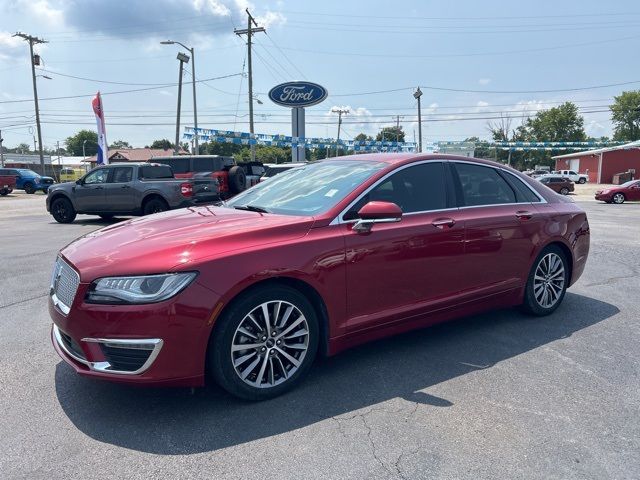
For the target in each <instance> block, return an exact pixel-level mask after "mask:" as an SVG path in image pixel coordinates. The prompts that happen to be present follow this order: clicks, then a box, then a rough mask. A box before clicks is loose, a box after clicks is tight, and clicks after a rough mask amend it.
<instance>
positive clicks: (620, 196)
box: [611, 193, 626, 205]
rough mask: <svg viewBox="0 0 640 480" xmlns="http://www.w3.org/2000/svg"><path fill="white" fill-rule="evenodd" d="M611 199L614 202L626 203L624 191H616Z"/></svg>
mask: <svg viewBox="0 0 640 480" xmlns="http://www.w3.org/2000/svg"><path fill="white" fill-rule="evenodd" d="M611 200H613V203H616V204H618V205H620V204H621V203H624V201H625V200H626V198H625V197H624V193H616V194H615V195H614V196H613V197H611Z"/></svg>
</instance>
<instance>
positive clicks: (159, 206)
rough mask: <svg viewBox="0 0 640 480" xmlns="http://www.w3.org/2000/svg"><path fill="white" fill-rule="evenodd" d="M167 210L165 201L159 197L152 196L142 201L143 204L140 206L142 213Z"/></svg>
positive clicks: (147, 213)
mask: <svg viewBox="0 0 640 480" xmlns="http://www.w3.org/2000/svg"><path fill="white" fill-rule="evenodd" d="M167 210H169V206H168V205H167V202H165V201H164V200H162V199H161V198H157V197H154V198H150V199H149V200H147V201H146V202H144V205H143V207H142V214H143V215H152V214H154V213H160V212H166V211H167Z"/></svg>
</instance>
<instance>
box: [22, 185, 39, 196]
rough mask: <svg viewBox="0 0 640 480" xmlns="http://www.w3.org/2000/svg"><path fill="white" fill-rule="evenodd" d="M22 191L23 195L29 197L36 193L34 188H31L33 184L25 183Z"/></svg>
mask: <svg viewBox="0 0 640 480" xmlns="http://www.w3.org/2000/svg"><path fill="white" fill-rule="evenodd" d="M23 189H24V191H25V193H28V194H29V195H31V194H32V193H36V188H35V187H34V186H33V183H30V182H27V183H25V184H24V185H23Z"/></svg>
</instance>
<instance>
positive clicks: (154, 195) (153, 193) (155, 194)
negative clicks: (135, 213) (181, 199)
mask: <svg viewBox="0 0 640 480" xmlns="http://www.w3.org/2000/svg"><path fill="white" fill-rule="evenodd" d="M154 198H157V199H158V200H162V201H163V202H164V203H165V204H166V205H167V206H169V202H168V201H167V199H166V198H164V196H163V195H162V194H161V193H160V192H156V191H151V192H148V193H146V194H145V195H144V197H142V201H141V202H140V209H141V210H144V206H145V204H146V203H147V202H149V201H150V200H153V199H154Z"/></svg>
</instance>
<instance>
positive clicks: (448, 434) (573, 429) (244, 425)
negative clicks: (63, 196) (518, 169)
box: [0, 192, 640, 479]
mask: <svg viewBox="0 0 640 480" xmlns="http://www.w3.org/2000/svg"><path fill="white" fill-rule="evenodd" d="M575 198H576V201H577V202H578V203H579V204H580V205H581V206H582V207H583V208H584V209H585V210H586V211H587V213H588V215H589V220H590V223H591V241H592V243H591V254H590V258H589V262H588V265H587V268H586V271H585V273H584V275H583V276H582V278H581V279H580V281H579V282H578V283H577V284H576V285H575V286H573V287H572V288H571V289H570V290H569V293H568V294H567V296H566V298H565V301H564V303H563V305H562V306H561V307H560V308H559V310H558V311H557V312H556V313H555V314H553V315H552V316H550V317H546V318H543V319H538V318H531V317H527V316H524V315H522V314H520V313H519V312H518V311H516V310H504V311H499V312H493V313H488V314H484V315H480V316H475V317H471V318H467V319H464V320H460V321H456V322H452V323H449V324H446V325H441V326H438V327H434V328H431V329H426V330H422V331H418V332H414V333H411V334H408V335H402V336H399V337H395V338H390V339H386V340H384V341H379V342H375V343H372V344H368V345H365V346H362V347H359V348H356V349H353V350H351V351H348V352H345V353H343V354H341V355H338V356H336V357H334V358H331V359H328V360H324V361H321V362H318V363H317V364H316V366H315V368H314V369H313V371H312V373H311V375H310V376H309V378H308V379H307V380H306V381H305V382H304V383H303V384H302V385H301V387H300V388H298V389H296V390H295V391H293V392H291V393H289V394H287V395H285V396H283V397H280V398H277V399H274V400H271V401H268V402H263V403H246V402H242V401H239V400H236V399H234V398H232V397H230V396H228V395H226V394H225V393H223V392H222V391H220V390H219V389H218V388H216V387H213V386H212V387H207V388H204V389H198V390H196V391H194V392H192V391H191V390H189V389H146V388H136V387H125V386H119V385H113V384H107V383H101V382H97V381H91V380H87V379H83V378H80V377H78V376H77V375H76V374H75V373H74V372H73V371H72V369H71V368H70V367H68V366H67V365H66V364H65V363H63V362H62V361H61V360H60V358H59V357H58V356H57V354H56V353H55V352H54V350H53V348H52V347H51V344H50V339H49V331H50V325H51V322H50V319H49V316H48V313H47V308H46V302H47V290H48V283H49V276H50V270H51V266H52V263H53V261H54V259H55V255H56V252H57V251H58V250H59V249H60V248H61V247H63V246H64V245H66V244H67V243H69V242H70V241H71V240H73V239H74V238H76V237H78V236H80V235H82V234H84V233H87V232H89V231H91V230H94V229H96V228H100V227H101V226H104V225H106V224H108V222H104V221H101V220H99V219H97V217H88V216H82V215H81V216H79V217H78V220H76V222H75V223H73V224H71V225H59V224H57V223H55V221H53V219H52V218H51V217H50V216H49V215H48V214H47V213H46V211H45V209H44V196H43V195H41V194H37V195H31V196H27V195H24V194H21V193H17V194H13V195H10V196H9V197H6V198H0V231H1V232H2V248H1V250H0V272H1V274H0V319H1V320H0V325H1V328H0V411H1V412H2V415H1V416H0V452H1V454H0V477H1V478H7V479H14V478H28V479H37V478H47V479H49V478H78V479H88V478H203V479H205V478H206V479H211V478H225V479H226V478H238V479H247V478H282V479H289V478H291V479H293V478H298V479H299V478H305V479H306V478H318V479H343V478H345V479H346V478H352V479H363V478H408V479H419V478H447V479H449V478H470V479H471V478H473V479H477V478H546V479H552V478H557V479H568V478H576V479H578V478H579V479H584V478H593V479H604V478H612V479H613V478H615V479H624V478H629V479H631V478H639V477H640V455H639V452H640V416H639V415H638V412H639V411H640V355H639V353H640V322H639V321H638V319H639V318H640V306H639V305H640V302H638V299H639V298H640V280H639V274H640V255H639V254H638V252H639V251H640V204H624V205H605V204H601V203H596V202H595V201H593V200H591V198H592V197H590V196H589V195H586V194H585V195H581V194H580V192H578V195H576V196H575Z"/></svg>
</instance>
